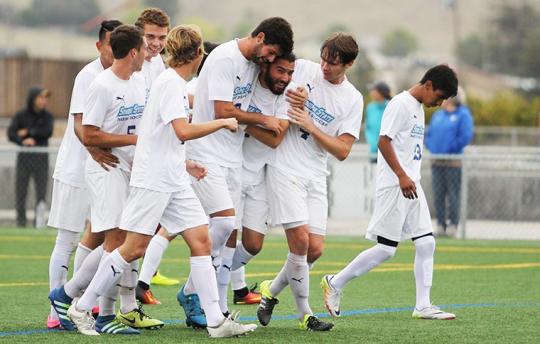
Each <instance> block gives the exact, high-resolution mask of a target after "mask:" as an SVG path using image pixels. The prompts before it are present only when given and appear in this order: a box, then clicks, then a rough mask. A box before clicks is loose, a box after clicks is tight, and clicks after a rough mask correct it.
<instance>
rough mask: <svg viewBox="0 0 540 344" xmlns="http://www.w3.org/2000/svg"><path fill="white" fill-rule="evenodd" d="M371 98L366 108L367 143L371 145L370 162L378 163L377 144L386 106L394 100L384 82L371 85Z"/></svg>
mask: <svg viewBox="0 0 540 344" xmlns="http://www.w3.org/2000/svg"><path fill="white" fill-rule="evenodd" d="M369 96H370V97H371V100H372V101H371V102H370V103H369V104H368V106H367V108H366V126H365V131H364V133H365V135H366V142H367V143H368V145H369V156H370V157H369V160H370V161H371V162H372V163H376V162H377V150H378V149H379V148H378V147H377V144H378V143H379V132H380V131H381V120H382V115H383V112H384V109H385V108H386V104H388V102H389V101H390V99H392V96H391V93H390V87H389V86H388V85H387V84H386V83H385V82H383V81H379V82H376V83H374V84H372V85H371V87H370V91H369Z"/></svg>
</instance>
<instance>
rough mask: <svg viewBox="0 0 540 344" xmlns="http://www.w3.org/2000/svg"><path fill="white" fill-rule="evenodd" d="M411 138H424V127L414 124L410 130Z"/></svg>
mask: <svg viewBox="0 0 540 344" xmlns="http://www.w3.org/2000/svg"><path fill="white" fill-rule="evenodd" d="M411 137H414V138H417V139H423V138H424V126H423V125H418V124H415V125H414V126H413V127H412V129H411Z"/></svg>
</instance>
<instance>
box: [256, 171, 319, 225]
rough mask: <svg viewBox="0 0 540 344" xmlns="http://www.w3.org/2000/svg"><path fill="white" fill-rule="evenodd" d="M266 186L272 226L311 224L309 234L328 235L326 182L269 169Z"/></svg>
mask: <svg viewBox="0 0 540 344" xmlns="http://www.w3.org/2000/svg"><path fill="white" fill-rule="evenodd" d="M266 185H267V186H268V188H267V191H268V200H269V203H270V217H271V219H272V224H274V225H278V224H281V225H286V224H288V223H293V222H294V223H297V224H298V225H300V224H308V225H309V231H310V233H312V234H318V235H326V223H327V220H328V197H327V190H326V178H321V179H318V180H310V179H307V178H302V177H298V176H295V175H292V174H290V173H287V172H284V171H282V170H279V169H277V168H275V167H273V166H268V168H267V170H266Z"/></svg>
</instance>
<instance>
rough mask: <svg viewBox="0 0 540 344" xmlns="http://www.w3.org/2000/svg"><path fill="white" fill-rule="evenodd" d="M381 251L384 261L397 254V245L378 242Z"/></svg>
mask: <svg viewBox="0 0 540 344" xmlns="http://www.w3.org/2000/svg"><path fill="white" fill-rule="evenodd" d="M377 247H378V248H379V251H380V252H381V258H382V261H385V260H388V259H392V258H394V256H395V255H396V251H397V247H394V246H388V245H384V244H377Z"/></svg>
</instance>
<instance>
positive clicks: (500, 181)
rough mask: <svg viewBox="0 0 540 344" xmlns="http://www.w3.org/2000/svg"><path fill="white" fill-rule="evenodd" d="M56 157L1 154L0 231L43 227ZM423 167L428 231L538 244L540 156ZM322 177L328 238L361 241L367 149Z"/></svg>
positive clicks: (484, 153) (368, 197)
mask: <svg viewBox="0 0 540 344" xmlns="http://www.w3.org/2000/svg"><path fill="white" fill-rule="evenodd" d="M57 151H58V148H56V147H51V148H21V147H15V146H4V147H0V180H1V181H2V191H1V192H0V225H2V226H14V225H17V224H19V225H22V226H24V225H26V226H33V225H35V224H36V210H37V215H39V216H37V220H38V221H37V222H38V223H37V225H38V226H41V225H43V224H44V223H46V215H47V211H46V209H45V208H43V206H44V205H47V206H46V208H47V209H48V207H49V205H50V198H51V192H52V178H51V176H52V172H53V168H54V162H55V160H56V153H57ZM21 159H22V160H21ZM47 160H48V161H47ZM422 164H423V165H422V180H421V184H422V187H423V189H424V192H425V194H426V197H427V199H428V203H429V206H430V211H431V216H432V219H433V228H434V229H437V228H438V227H442V226H446V227H447V229H450V228H451V227H452V226H453V225H457V233H456V236H457V237H459V238H474V239H526V240H531V239H535V240H540V206H539V205H540V149H538V148H535V147H513V148H511V147H508V146H470V147H468V148H467V150H466V153H465V154H464V155H463V156H444V155H430V154H427V153H426V154H424V156H423V162H422ZM47 165H48V167H47ZM17 166H18V167H19V169H17ZM329 170H330V175H329V177H328V195H329V223H328V234H329V235H333V234H347V235H363V234H364V233H365V230H366V228H367V224H368V222H369V219H370V217H371V214H372V212H373V205H374V195H375V178H376V165H375V164H373V163H370V162H369V155H368V150H367V146H366V145H364V144H356V145H355V146H354V148H353V151H352V152H351V155H350V156H349V158H348V159H347V160H345V161H343V162H339V161H336V160H335V159H332V158H330V159H329ZM27 177H28V178H27ZM460 177H461V178H460ZM17 179H19V182H18V183H17ZM26 189H28V194H27V196H26V198H25V197H22V196H23V194H22V193H23V192H24V190H26ZM43 195H44V196H43ZM42 200H44V202H43V203H42V202H40V201H42ZM17 209H19V211H17ZM22 210H25V212H26V218H27V220H26V223H23V222H24V221H23V219H22V218H21V215H20V214H21V211H22ZM41 215H43V216H45V218H44V219H40V216H41ZM275 232H276V233H282V231H281V230H280V229H276V230H275Z"/></svg>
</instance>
